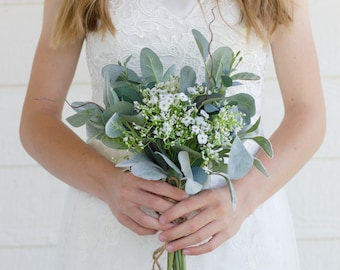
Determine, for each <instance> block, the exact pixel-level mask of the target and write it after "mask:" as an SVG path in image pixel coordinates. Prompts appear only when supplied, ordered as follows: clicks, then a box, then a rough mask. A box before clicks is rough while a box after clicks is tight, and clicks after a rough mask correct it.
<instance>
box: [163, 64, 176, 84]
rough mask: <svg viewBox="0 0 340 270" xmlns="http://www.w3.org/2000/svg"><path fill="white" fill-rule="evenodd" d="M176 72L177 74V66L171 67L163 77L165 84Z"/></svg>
mask: <svg viewBox="0 0 340 270" xmlns="http://www.w3.org/2000/svg"><path fill="white" fill-rule="evenodd" d="M175 72H176V65H172V66H170V67H169V68H168V69H167V71H166V72H165V74H164V76H163V82H166V81H168V80H170V77H171V76H173V75H174V74H175Z"/></svg>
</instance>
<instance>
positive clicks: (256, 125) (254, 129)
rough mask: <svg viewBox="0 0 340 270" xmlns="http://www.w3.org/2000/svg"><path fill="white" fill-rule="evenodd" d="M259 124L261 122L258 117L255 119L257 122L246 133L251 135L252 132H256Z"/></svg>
mask: <svg viewBox="0 0 340 270" xmlns="http://www.w3.org/2000/svg"><path fill="white" fill-rule="evenodd" d="M260 122H261V117H259V118H258V119H257V121H256V122H255V124H254V125H252V126H251V128H249V129H248V130H247V131H246V132H247V133H252V132H255V131H256V130H258V128H259V126H260Z"/></svg>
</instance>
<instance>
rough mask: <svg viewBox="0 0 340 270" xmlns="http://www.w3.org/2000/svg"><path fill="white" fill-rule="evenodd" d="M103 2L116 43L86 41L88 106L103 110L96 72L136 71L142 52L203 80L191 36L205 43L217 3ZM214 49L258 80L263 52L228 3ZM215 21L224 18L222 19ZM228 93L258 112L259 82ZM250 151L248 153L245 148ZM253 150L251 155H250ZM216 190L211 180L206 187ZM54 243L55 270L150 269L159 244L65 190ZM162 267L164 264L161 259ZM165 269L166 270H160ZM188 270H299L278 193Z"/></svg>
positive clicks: (227, 0) (191, 260)
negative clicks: (241, 95)
mask: <svg viewBox="0 0 340 270" xmlns="http://www.w3.org/2000/svg"><path fill="white" fill-rule="evenodd" d="M201 4H202V6H200V5H199V4H198V2H197V1H196V0H171V1H165V0H109V7H110V14H111V17H112V20H113V23H114V25H115V27H116V29H117V33H116V34H115V36H114V37H113V36H111V35H107V36H105V37H104V39H102V36H101V35H100V34H90V35H88V36H87V40H86V44H87V58H88V66H89V70H90V74H91V77H92V86H93V99H94V101H95V102H99V103H101V101H102V90H103V78H102V76H101V69H102V67H103V66H104V65H106V64H109V63H117V61H118V60H119V61H124V60H125V59H126V58H127V57H128V56H130V55H133V56H134V58H132V60H131V61H130V62H129V63H130V67H131V68H133V69H135V70H136V69H137V70H138V65H139V58H138V55H139V52H140V50H141V49H142V48H143V47H149V48H151V49H152V50H154V51H155V52H156V53H157V54H158V55H159V56H160V57H161V59H162V61H163V62H164V63H166V64H168V65H169V66H170V65H171V64H176V65H177V67H178V68H181V67H183V66H184V65H190V66H192V67H193V68H194V69H196V70H198V71H200V73H201V74H203V66H202V60H201V57H200V54H199V51H198V49H197V47H196V44H195V41H194V39H193V36H192V34H191V30H192V29H193V28H195V29H198V30H199V31H200V32H202V33H203V34H204V35H205V36H206V37H207V38H208V39H209V38H210V34H209V30H208V24H209V22H211V20H212V17H213V15H212V9H213V8H214V7H215V0H201ZM214 13H215V15H216V20H215V21H214V22H213V23H212V26H211V27H212V31H213V34H214V38H213V44H212V49H214V48H216V47H219V46H223V45H224V46H229V47H231V48H232V49H233V50H234V51H241V53H242V55H243V61H242V63H241V65H240V66H239V70H240V71H241V70H242V69H243V70H245V71H251V72H254V73H256V74H258V75H260V76H262V75H263V73H264V68H265V63H266V59H267V53H268V46H267V45H265V44H263V42H261V41H260V40H259V39H258V38H257V37H256V36H255V35H251V36H250V37H249V41H248V42H247V40H246V30H245V28H244V26H242V25H239V21H240V14H239V9H238V6H237V4H236V1H234V0H221V1H220V12H219V11H218V9H217V8H216V7H215V9H214ZM220 14H222V15H223V20H222V19H221V16H220ZM232 91H234V92H235V91H243V92H247V93H250V94H251V95H252V96H253V97H254V98H255V100H256V103H257V108H258V111H257V116H258V115H259V114H260V109H261V93H262V81H261V80H260V81H258V82H252V83H251V84H245V85H243V86H241V87H238V88H235V89H233V90H232ZM93 146H94V147H95V148H96V149H97V150H98V151H99V152H101V153H102V154H103V155H105V156H106V157H107V158H111V157H112V155H114V153H113V152H112V151H110V150H108V149H106V148H105V147H103V146H102V145H101V144H100V143H93ZM249 147H252V146H249ZM253 150H254V151H256V149H253ZM219 185H221V181H220V179H217V178H213V179H212V180H211V183H210V187H216V186H219ZM65 209H66V210H65V215H64V222H63V230H62V234H61V243H60V251H61V253H60V257H59V263H58V267H59V268H58V270H61V269H63V270H66V269H67V270H118V269H120V270H132V269H138V270H150V269H151V266H152V262H153V260H152V256H151V255H152V253H153V251H154V250H155V249H157V248H158V247H160V246H161V245H162V243H160V242H159V241H158V237H157V235H155V236H146V237H141V236H137V235H135V234H134V233H133V232H131V231H130V230H129V229H126V228H125V227H123V226H122V225H121V224H120V223H119V222H118V221H117V220H116V219H115V217H114V216H113V215H112V214H111V212H110V209H109V208H108V207H107V206H106V205H105V204H104V203H103V202H102V201H100V200H98V199H96V198H95V197H92V196H90V195H88V194H86V193H83V192H80V191H77V190H74V189H70V191H69V194H68V198H67V201H66V207H65ZM161 261H162V264H163V265H165V264H164V262H165V261H166V256H165V255H164V256H163V258H162V259H161ZM164 269H165V267H164ZM187 269H188V270H205V269H206V270H208V269H209V270H210V269H214V270H222V269H223V270H253V269H256V270H287V269H289V270H297V269H299V263H298V256H297V250H296V243H295V237H294V231H293V229H292V222H291V217H290V211H289V207H288V203H287V200H286V196H285V193H284V191H279V192H278V193H277V194H275V195H274V196H272V198H270V199H269V200H268V201H266V202H265V203H264V204H263V205H261V206H260V207H259V208H258V209H257V210H256V211H255V212H254V213H253V214H252V215H251V216H250V217H248V218H247V220H245V222H244V223H243V225H242V227H241V229H240V231H239V232H238V233H237V234H236V235H235V236H234V237H233V238H232V239H230V240H229V241H227V242H225V243H224V244H222V246H220V247H219V248H217V249H216V250H215V251H213V252H211V253H209V254H206V255H201V256H194V257H187Z"/></svg>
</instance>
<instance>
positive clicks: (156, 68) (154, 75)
mask: <svg viewBox="0 0 340 270" xmlns="http://www.w3.org/2000/svg"><path fill="white" fill-rule="evenodd" d="M140 66H141V71H142V74H143V77H144V78H148V81H153V82H161V81H162V79H163V64H162V62H161V61H160V59H159V57H158V56H157V54H155V53H154V52H153V51H152V50H151V49H149V48H143V49H142V51H141V54H140Z"/></svg>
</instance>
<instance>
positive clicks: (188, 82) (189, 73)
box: [179, 66, 196, 93]
mask: <svg viewBox="0 0 340 270" xmlns="http://www.w3.org/2000/svg"><path fill="white" fill-rule="evenodd" d="M195 82H196V73H195V71H194V70H193V68H192V67H190V66H185V67H183V68H182V69H181V80H180V85H179V90H180V92H183V93H186V92H187V89H188V87H192V86H194V85H195Z"/></svg>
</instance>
